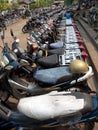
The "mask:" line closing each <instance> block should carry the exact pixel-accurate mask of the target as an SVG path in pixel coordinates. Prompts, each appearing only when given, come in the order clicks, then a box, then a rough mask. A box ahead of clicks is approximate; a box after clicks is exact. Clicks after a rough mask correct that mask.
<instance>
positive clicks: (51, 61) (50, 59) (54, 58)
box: [37, 54, 59, 68]
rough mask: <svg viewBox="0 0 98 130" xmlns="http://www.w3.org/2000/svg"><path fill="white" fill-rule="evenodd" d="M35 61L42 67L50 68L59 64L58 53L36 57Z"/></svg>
mask: <svg viewBox="0 0 98 130" xmlns="http://www.w3.org/2000/svg"><path fill="white" fill-rule="evenodd" d="M37 63H38V64H39V65H41V66H42V67H45V68H52V67H55V66H57V65H59V58H58V55H56V54H54V55H50V56H47V57H42V58H40V59H38V60H37Z"/></svg>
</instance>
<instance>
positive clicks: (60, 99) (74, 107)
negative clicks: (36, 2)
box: [17, 91, 92, 121]
mask: <svg viewBox="0 0 98 130" xmlns="http://www.w3.org/2000/svg"><path fill="white" fill-rule="evenodd" d="M17 108H18V110H19V111H20V112H21V113H23V114H24V115H26V116H28V117H30V118H33V119H37V120H41V121H44V120H48V119H54V118H58V117H62V116H65V117H66V116H68V114H69V115H70V114H72V113H74V112H78V111H80V112H81V113H83V112H88V111H90V110H91V108H92V100H91V97H90V95H88V94H85V93H79V92H74V93H69V92H56V91H54V92H51V93H48V94H44V95H40V96H33V97H27V98H23V99H20V101H19V103H18V105H17Z"/></svg>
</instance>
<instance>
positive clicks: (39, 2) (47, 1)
mask: <svg viewBox="0 0 98 130" xmlns="http://www.w3.org/2000/svg"><path fill="white" fill-rule="evenodd" d="M53 2H54V0H36V2H34V3H32V4H31V5H30V8H31V9H32V8H38V7H48V6H50V5H51V4H52V3H53Z"/></svg>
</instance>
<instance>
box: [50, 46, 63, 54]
mask: <svg viewBox="0 0 98 130" xmlns="http://www.w3.org/2000/svg"><path fill="white" fill-rule="evenodd" d="M53 54H57V55H62V54H64V48H63V47H62V48H59V49H50V50H48V55H53Z"/></svg>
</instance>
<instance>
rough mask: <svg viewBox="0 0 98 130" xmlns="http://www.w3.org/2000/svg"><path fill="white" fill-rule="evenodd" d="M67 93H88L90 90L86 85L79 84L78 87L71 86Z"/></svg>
mask: <svg viewBox="0 0 98 130" xmlns="http://www.w3.org/2000/svg"><path fill="white" fill-rule="evenodd" d="M67 91H71V92H84V93H90V92H91V91H92V90H91V88H90V87H89V86H88V85H82V84H80V85H77V86H73V87H72V88H69V89H67Z"/></svg>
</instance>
